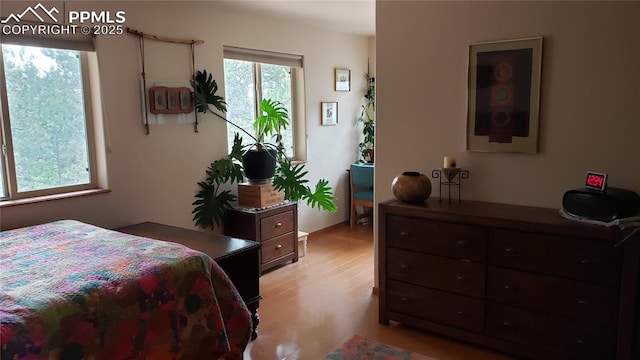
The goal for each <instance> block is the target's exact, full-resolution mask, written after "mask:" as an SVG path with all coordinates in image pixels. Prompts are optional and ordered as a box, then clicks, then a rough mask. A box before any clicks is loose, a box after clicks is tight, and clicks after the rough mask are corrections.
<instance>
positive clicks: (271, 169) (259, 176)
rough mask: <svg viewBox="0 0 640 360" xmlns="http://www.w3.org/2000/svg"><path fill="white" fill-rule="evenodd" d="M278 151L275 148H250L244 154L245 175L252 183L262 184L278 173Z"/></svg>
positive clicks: (268, 181)
mask: <svg viewBox="0 0 640 360" xmlns="http://www.w3.org/2000/svg"><path fill="white" fill-rule="evenodd" d="M277 156H278V151H277V150H275V149H263V150H249V151H247V152H246V153H244V155H242V166H243V167H244V176H245V177H246V178H247V180H248V181H249V183H250V184H253V185H260V184H268V183H270V182H271V179H272V178H273V175H274V174H275V173H276V157H277Z"/></svg>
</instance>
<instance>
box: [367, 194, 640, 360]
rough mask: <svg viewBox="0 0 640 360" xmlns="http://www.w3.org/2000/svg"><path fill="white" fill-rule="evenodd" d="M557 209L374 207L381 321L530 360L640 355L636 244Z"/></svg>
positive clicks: (433, 204)
mask: <svg viewBox="0 0 640 360" xmlns="http://www.w3.org/2000/svg"><path fill="white" fill-rule="evenodd" d="M629 233H630V232H629V231H622V230H618V229H607V228H603V227H600V226H595V225H586V224H581V223H577V222H573V221H570V220H566V219H564V218H562V217H561V216H560V215H559V214H558V211H557V210H555V209H543V208H533V207H524V206H514V205H505V204H494V203H484V202H474V201H462V202H457V201H455V202H452V203H451V204H449V203H448V202H446V201H443V202H439V201H438V199H430V200H429V201H427V202H426V203H424V204H420V205H411V204H405V203H402V202H399V201H397V200H393V201H387V202H384V203H381V204H380V205H379V241H378V244H379V260H380V263H379V271H380V272H379V285H380V287H379V290H380V312H379V322H380V323H381V324H389V321H390V320H393V321H397V322H400V323H404V324H407V325H412V326H415V327H418V328H422V329H426V330H429V331H433V332H437V333H441V334H444V335H448V336H452V337H454V338H458V339H462V340H465V341H469V342H473V343H476V344H480V345H483V346H487V347H490V348H494V349H498V350H501V351H505V352H508V353H511V354H515V355H517V356H521V357H525V358H533V359H556V358H557V359H598V360H603V359H625V360H626V359H640V351H639V349H638V346H639V344H638V342H639V341H638V336H639V335H638V331H639V329H638V327H639V325H638V324H640V316H639V314H638V308H639V307H640V306H639V305H638V302H639V301H640V297H639V294H638V287H639V285H638V282H639V275H638V271H639V267H638V263H639V259H640V255H639V254H640V250H639V247H640V246H638V243H639V242H640V239H630V240H629V241H627V242H625V244H624V245H622V246H619V247H615V246H614V245H615V244H616V243H617V242H619V241H620V240H622V239H623V238H625V236H626V235H628V234H629Z"/></svg>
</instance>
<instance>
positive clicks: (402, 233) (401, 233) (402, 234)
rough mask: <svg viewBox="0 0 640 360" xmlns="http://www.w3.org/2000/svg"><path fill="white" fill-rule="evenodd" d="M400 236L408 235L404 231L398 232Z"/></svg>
mask: <svg viewBox="0 0 640 360" xmlns="http://www.w3.org/2000/svg"><path fill="white" fill-rule="evenodd" d="M400 236H409V233H408V232H406V231H400Z"/></svg>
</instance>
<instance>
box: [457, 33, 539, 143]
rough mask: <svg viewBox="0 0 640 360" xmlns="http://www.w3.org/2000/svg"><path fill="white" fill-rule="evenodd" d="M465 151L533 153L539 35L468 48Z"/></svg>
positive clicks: (537, 90) (537, 115)
mask: <svg viewBox="0 0 640 360" xmlns="http://www.w3.org/2000/svg"><path fill="white" fill-rule="evenodd" d="M468 71H469V73H468V98H467V104H468V105H467V150H469V151H484V152H516V153H530V154H535V153H537V152H538V128H539V113H540V77H541V72H542V37H536V38H528V39H518V40H506V41H498V42H489V43H480V44H473V45H470V46H469V70H468Z"/></svg>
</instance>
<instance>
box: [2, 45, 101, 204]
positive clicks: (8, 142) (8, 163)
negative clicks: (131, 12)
mask: <svg viewBox="0 0 640 360" xmlns="http://www.w3.org/2000/svg"><path fill="white" fill-rule="evenodd" d="M6 40H7V39H4V40H3V41H2V43H4V44H16V45H22V46H38V47H50V48H56V49H65V50H75V51H79V53H80V66H81V72H82V86H83V99H84V107H85V128H86V136H87V157H88V166H89V182H88V183H86V184H80V185H71V186H63V187H54V188H47V189H41V190H33V191H22V192H19V191H18V186H17V179H16V171H15V158H14V154H13V142H12V136H11V119H10V116H9V103H8V98H7V92H6V88H7V87H6V78H5V71H4V57H3V54H2V51H0V89H1V90H2V96H1V97H0V103H1V107H2V111H1V112H0V122H1V127H0V131H1V132H2V134H1V137H0V140H1V141H2V144H1V146H2V153H1V154H0V155H1V156H0V157H1V161H2V165H3V171H4V174H3V180H4V184H2V185H3V186H4V189H5V196H4V197H2V198H0V205H2V202H7V201H11V200H22V199H29V198H38V197H43V196H48V195H58V194H65V193H72V192H77V191H83V190H91V189H99V183H100V181H99V177H100V175H101V174H100V171H99V170H98V169H99V166H98V154H97V149H96V134H97V133H96V131H95V122H94V116H93V115H94V114H96V113H95V112H94V111H95V109H94V106H93V103H94V102H95V98H94V97H93V96H92V90H91V89H92V87H93V88H94V89H95V88H96V87H95V85H94V84H92V82H91V79H92V78H95V76H94V75H93V74H92V72H93V71H94V70H93V69H92V68H93V66H92V64H90V63H92V62H94V61H90V60H89V56H90V55H92V56H93V57H95V53H93V52H91V53H89V52H87V51H84V50H85V49H89V47H87V46H86V42H85V43H84V45H83V46H78V44H71V45H70V46H58V45H61V44H60V43H59V42H58V43H55V45H54V46H48V45H47V43H46V41H43V42H36V43H32V42H31V41H29V42H27V41H25V42H24V43H21V42H20V41H6ZM11 40H15V39H11ZM30 40H32V39H30ZM62 45H64V44H62ZM92 48H93V46H91V47H90V49H92ZM95 70H96V71H97V69H95ZM100 168H104V166H102V167H100Z"/></svg>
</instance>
